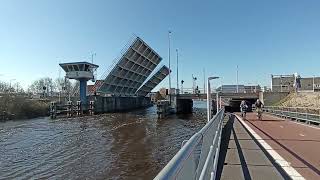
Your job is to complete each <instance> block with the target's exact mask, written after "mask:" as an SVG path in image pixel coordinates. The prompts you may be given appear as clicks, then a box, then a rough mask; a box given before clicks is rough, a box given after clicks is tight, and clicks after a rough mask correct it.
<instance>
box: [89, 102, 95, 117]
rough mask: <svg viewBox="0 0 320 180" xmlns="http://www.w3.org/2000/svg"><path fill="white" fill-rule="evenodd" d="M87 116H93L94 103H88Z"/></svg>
mask: <svg viewBox="0 0 320 180" xmlns="http://www.w3.org/2000/svg"><path fill="white" fill-rule="evenodd" d="M89 114H90V115H91V116H92V115H94V101H90V102H89Z"/></svg>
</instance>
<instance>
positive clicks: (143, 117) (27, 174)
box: [0, 101, 206, 179]
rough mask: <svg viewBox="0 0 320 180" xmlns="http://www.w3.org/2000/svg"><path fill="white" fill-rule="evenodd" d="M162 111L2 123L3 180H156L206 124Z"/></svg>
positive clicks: (199, 112) (200, 117) (197, 106)
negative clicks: (160, 115) (164, 115)
mask: <svg viewBox="0 0 320 180" xmlns="http://www.w3.org/2000/svg"><path fill="white" fill-rule="evenodd" d="M204 107H205V102H200V101H195V102H194V113H193V114H190V115H171V116H170V117H168V118H166V119H158V118H157V114H156V107H150V108H148V109H144V110H136V111H134V112H129V113H112V114H104V115H96V116H94V117H83V118H74V119H57V120H51V119H49V118H39V119H32V120H20V121H7V122H2V123H1V122H0V179H38V178H42V179H152V178H154V177H155V176H156V175H157V173H158V172H159V171H160V170H161V169H162V168H163V167H164V166H165V165H166V164H167V163H168V162H169V160H170V159H171V158H172V157H173V156H174V155H175V154H176V153H177V152H178V150H179V148H180V147H181V143H182V141H183V140H186V139H189V138H190V137H191V136H192V135H193V134H194V133H195V132H196V131H198V130H200V129H201V127H203V126H204V124H205V122H206V118H205V116H206V109H205V108H204Z"/></svg>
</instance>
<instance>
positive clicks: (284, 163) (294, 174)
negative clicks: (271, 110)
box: [235, 115, 305, 180]
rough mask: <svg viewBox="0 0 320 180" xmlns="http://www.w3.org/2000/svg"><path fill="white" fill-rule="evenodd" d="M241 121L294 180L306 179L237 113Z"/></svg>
mask: <svg viewBox="0 0 320 180" xmlns="http://www.w3.org/2000/svg"><path fill="white" fill-rule="evenodd" d="M235 116H236V117H237V118H238V120H239V121H240V123H241V124H242V125H243V126H244V127H245V128H246V129H247V130H248V131H249V132H250V134H251V135H252V136H253V137H254V138H255V139H256V140H257V141H258V142H259V144H260V145H261V146H262V147H263V148H264V149H265V150H266V151H267V152H268V153H269V155H270V156H271V157H272V158H273V159H274V160H275V162H276V163H278V164H279V166H280V167H281V168H282V169H283V170H284V171H285V172H286V173H287V174H288V176H289V177H290V178H291V179H293V180H298V179H299V180H302V179H305V178H304V177H303V176H302V175H301V174H300V173H298V171H296V170H295V169H294V168H293V167H292V166H291V165H290V164H291V163H290V162H288V161H286V160H285V159H284V158H283V157H282V156H280V154H278V153H277V152H276V151H275V150H273V149H272V147H271V146H270V145H269V144H268V143H267V142H265V141H264V140H263V139H262V138H261V137H260V136H259V135H258V134H257V133H256V132H255V131H254V130H253V129H251V127H250V126H249V125H248V124H247V123H245V122H244V121H243V119H242V118H241V117H240V116H238V115H235Z"/></svg>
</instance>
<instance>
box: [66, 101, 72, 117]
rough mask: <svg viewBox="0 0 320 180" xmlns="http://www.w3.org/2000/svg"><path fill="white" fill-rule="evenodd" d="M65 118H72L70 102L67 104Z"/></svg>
mask: <svg viewBox="0 0 320 180" xmlns="http://www.w3.org/2000/svg"><path fill="white" fill-rule="evenodd" d="M67 117H72V101H68V103H67Z"/></svg>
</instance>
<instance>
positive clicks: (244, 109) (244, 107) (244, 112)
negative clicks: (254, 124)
mask: <svg viewBox="0 0 320 180" xmlns="http://www.w3.org/2000/svg"><path fill="white" fill-rule="evenodd" d="M247 109H248V105H247V103H246V101H244V100H243V101H241V104H240V111H241V116H242V117H243V118H246V115H247Z"/></svg>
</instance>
